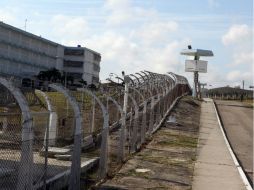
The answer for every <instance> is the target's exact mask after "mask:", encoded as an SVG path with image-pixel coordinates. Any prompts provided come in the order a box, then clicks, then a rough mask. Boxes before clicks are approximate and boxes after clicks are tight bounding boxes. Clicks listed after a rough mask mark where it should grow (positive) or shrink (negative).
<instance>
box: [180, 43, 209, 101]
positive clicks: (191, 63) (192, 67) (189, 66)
mask: <svg viewBox="0 0 254 190" xmlns="http://www.w3.org/2000/svg"><path fill="white" fill-rule="evenodd" d="M181 54H182V55H187V56H194V60H185V72H193V73H194V83H193V91H192V96H193V97H194V98H201V97H200V96H201V95H200V92H201V89H200V85H199V82H198V76H199V72H201V73H206V72H207V61H202V60H199V58H200V57H201V56H206V57H207V56H213V52H212V51H211V50H202V49H192V47H191V45H188V49H185V50H182V51H181ZM198 95H199V96H198Z"/></svg>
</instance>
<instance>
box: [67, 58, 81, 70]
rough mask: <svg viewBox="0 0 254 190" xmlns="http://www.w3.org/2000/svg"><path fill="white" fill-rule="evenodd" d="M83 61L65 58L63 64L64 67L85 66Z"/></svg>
mask: <svg viewBox="0 0 254 190" xmlns="http://www.w3.org/2000/svg"><path fill="white" fill-rule="evenodd" d="M83 64H84V62H83V61H70V60H64V62H63V66H64V67H76V68H83Z"/></svg>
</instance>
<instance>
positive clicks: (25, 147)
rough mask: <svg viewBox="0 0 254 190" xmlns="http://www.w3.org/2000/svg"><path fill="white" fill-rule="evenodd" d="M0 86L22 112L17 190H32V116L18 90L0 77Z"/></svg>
mask: <svg viewBox="0 0 254 190" xmlns="http://www.w3.org/2000/svg"><path fill="white" fill-rule="evenodd" d="M0 84H2V85H3V86H4V87H5V88H7V89H8V90H9V91H10V93H11V94H12V95H13V96H14V98H15V100H16V101H17V102H18V105H19V107H20V109H21V112H22V144H21V158H20V167H19V171H18V182H17V189H27V190H31V189H33V131H32V116H31V113H30V110H29V106H28V103H27V101H26V98H25V97H24V95H23V94H22V93H21V91H20V90H19V89H18V88H15V87H14V85H13V84H12V83H11V82H10V81H7V80H6V79H4V78H1V77H0Z"/></svg>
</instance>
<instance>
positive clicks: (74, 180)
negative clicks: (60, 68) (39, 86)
mask: <svg viewBox="0 0 254 190" xmlns="http://www.w3.org/2000/svg"><path fill="white" fill-rule="evenodd" d="M49 87H50V88H52V89H54V90H56V91H58V92H60V93H62V94H63V95H64V96H65V97H66V99H67V101H68V103H70V104H71V106H72V108H73V111H74V114H75V132H74V147H73V153H72V162H71V173H70V181H69V190H76V189H80V167H81V159H80V155H81V126H82V117H81V112H80V109H79V106H78V103H77V101H76V100H75V99H74V98H73V97H72V96H71V95H70V94H69V92H68V90H67V89H65V88H64V87H62V86H61V85H57V84H50V85H49Z"/></svg>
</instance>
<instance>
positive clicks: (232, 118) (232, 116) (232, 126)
mask: <svg viewBox="0 0 254 190" xmlns="http://www.w3.org/2000/svg"><path fill="white" fill-rule="evenodd" d="M216 105H217V108H218V111H219V114H220V117H221V120H222V123H223V126H224V128H225V131H226V134H227V137H228V140H229V142H230V144H231V146H232V149H233V151H234V152H235V154H236V156H237V158H238V160H239V161H240V163H241V165H242V167H243V170H244V172H245V173H246V175H247V177H248V179H249V180H250V182H251V183H252V184H253V108H252V107H250V106H248V105H246V104H244V103H242V102H237V101H223V100H216Z"/></svg>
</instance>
